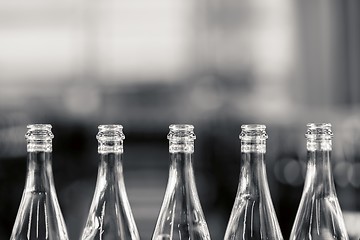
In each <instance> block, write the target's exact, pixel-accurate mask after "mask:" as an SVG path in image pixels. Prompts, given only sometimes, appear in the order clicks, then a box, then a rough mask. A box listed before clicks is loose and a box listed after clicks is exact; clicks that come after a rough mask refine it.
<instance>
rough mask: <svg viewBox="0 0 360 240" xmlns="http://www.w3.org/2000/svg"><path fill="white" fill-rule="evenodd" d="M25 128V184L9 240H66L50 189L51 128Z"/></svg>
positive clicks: (63, 227)
mask: <svg viewBox="0 0 360 240" xmlns="http://www.w3.org/2000/svg"><path fill="white" fill-rule="evenodd" d="M27 127H28V131H27V133H26V135H25V137H26V140H27V152H28V155H27V173H26V183H25V188H24V192H23V195H22V199H21V203H20V207H19V211H18V214H17V216H16V220H15V225H14V227H13V230H12V234H11V237H10V240H68V239H69V238H68V234H67V230H66V226H65V222H64V219H63V216H62V214H61V210H60V207H59V203H58V200H57V196H56V191H55V187H54V180H53V173H52V166H51V152H52V139H53V138H54V135H53V134H52V132H51V125H49V124H34V125H28V126H27Z"/></svg>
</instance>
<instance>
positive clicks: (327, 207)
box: [290, 123, 348, 240]
mask: <svg viewBox="0 0 360 240" xmlns="http://www.w3.org/2000/svg"><path fill="white" fill-rule="evenodd" d="M307 127H308V129H307V132H306V134H305V136H306V139H307V143H306V147H307V161H308V162H307V172H306V178H305V184H304V190H303V194H302V197H301V202H300V206H299V209H298V212H297V214H296V218H295V223H294V226H293V228H292V231H291V235H290V239H291V240H298V239H299V240H300V239H301V240H306V239H309V240H310V239H312V240H316V239H319V240H320V239H343V240H347V239H348V235H347V232H346V229H345V223H344V220H343V217H342V213H341V209H340V205H339V201H338V199H337V196H336V191H335V186H334V180H333V175H332V171H331V162H330V155H331V150H332V140H331V139H332V137H333V133H332V131H331V124H329V123H309V124H308V125H307Z"/></svg>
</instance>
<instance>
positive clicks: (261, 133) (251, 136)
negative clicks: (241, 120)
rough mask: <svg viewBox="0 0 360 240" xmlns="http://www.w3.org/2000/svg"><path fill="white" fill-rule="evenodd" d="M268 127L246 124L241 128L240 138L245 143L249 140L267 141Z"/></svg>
mask: <svg viewBox="0 0 360 240" xmlns="http://www.w3.org/2000/svg"><path fill="white" fill-rule="evenodd" d="M265 129H266V126H265V125H263V124H246V125H242V126H241V130H242V131H241V133H240V135H239V138H240V139H241V140H243V141H247V140H250V141H251V140H266V139H267V138H268V135H267V133H266V131H265Z"/></svg>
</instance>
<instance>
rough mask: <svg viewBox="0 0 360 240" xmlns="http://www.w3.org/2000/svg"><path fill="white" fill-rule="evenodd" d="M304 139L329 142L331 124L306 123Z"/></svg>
mask: <svg viewBox="0 0 360 240" xmlns="http://www.w3.org/2000/svg"><path fill="white" fill-rule="evenodd" d="M306 126H307V131H306V133H305V137H306V138H307V139H309V140H330V139H332V137H333V132H332V130H331V127H332V126H331V123H308V124H306Z"/></svg>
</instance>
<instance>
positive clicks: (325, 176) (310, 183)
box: [305, 140, 335, 195]
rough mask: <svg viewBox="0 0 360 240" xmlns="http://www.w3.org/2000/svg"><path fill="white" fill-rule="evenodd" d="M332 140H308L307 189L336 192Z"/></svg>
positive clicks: (329, 192)
mask: <svg viewBox="0 0 360 240" xmlns="http://www.w3.org/2000/svg"><path fill="white" fill-rule="evenodd" d="M330 158H331V140H311V141H308V142H307V159H308V162H307V172H306V178H305V189H307V190H309V189H310V190H313V191H315V194H319V195H329V194H335V186H334V179H333V175H332V170H331V162H330Z"/></svg>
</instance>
